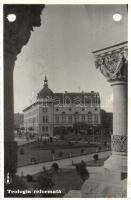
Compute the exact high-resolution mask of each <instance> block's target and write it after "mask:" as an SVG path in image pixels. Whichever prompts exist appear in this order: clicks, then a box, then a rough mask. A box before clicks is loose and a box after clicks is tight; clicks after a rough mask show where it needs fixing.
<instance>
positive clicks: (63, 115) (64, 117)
mask: <svg viewBox="0 0 131 200" xmlns="http://www.w3.org/2000/svg"><path fill="white" fill-rule="evenodd" d="M62 122H63V123H65V122H66V115H65V114H62Z"/></svg>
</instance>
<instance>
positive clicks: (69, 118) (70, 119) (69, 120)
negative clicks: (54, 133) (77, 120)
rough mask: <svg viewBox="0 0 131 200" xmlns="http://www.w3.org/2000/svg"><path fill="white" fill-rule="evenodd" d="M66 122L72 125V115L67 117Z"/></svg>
mask: <svg viewBox="0 0 131 200" xmlns="http://www.w3.org/2000/svg"><path fill="white" fill-rule="evenodd" d="M68 122H69V123H72V115H69V116H68Z"/></svg>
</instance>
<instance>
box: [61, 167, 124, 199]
mask: <svg viewBox="0 0 131 200" xmlns="http://www.w3.org/2000/svg"><path fill="white" fill-rule="evenodd" d="M89 172H90V178H89V179H88V180H86V181H85V182H84V184H83V185H82V187H81V190H80V191H69V192H68V194H66V195H65V197H68V198H73V197H76V196H77V195H78V196H81V197H82V198H126V196H127V179H124V180H121V174H120V173H118V172H111V171H109V170H107V169H105V168H104V167H103V166H102V167H92V168H89Z"/></svg>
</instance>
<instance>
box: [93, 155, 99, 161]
mask: <svg viewBox="0 0 131 200" xmlns="http://www.w3.org/2000/svg"><path fill="white" fill-rule="evenodd" d="M93 159H94V161H95V162H97V161H98V160H99V156H98V154H95V155H94V156H93Z"/></svg>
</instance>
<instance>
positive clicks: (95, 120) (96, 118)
mask: <svg viewBox="0 0 131 200" xmlns="http://www.w3.org/2000/svg"><path fill="white" fill-rule="evenodd" d="M94 123H95V124H97V123H98V115H97V114H95V115H94Z"/></svg>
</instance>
